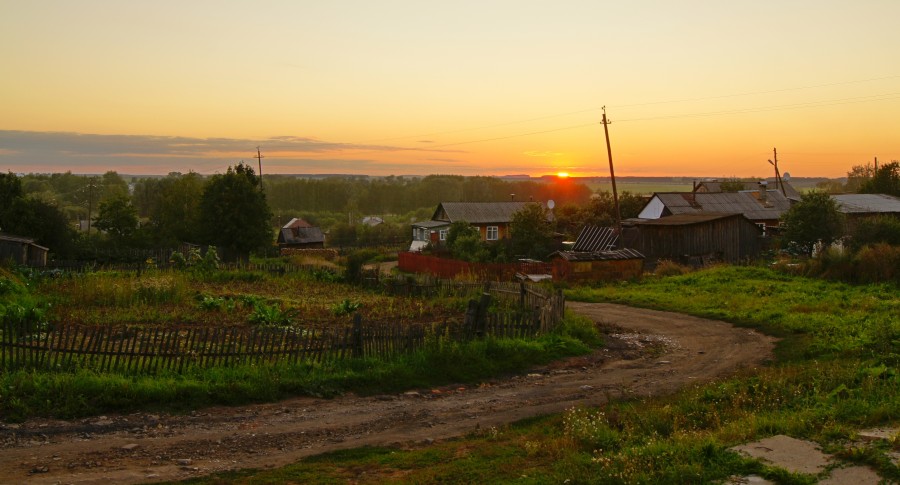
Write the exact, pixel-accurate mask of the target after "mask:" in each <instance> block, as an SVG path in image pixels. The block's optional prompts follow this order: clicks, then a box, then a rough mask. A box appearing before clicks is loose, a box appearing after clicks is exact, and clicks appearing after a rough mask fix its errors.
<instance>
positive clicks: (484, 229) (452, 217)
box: [410, 202, 536, 250]
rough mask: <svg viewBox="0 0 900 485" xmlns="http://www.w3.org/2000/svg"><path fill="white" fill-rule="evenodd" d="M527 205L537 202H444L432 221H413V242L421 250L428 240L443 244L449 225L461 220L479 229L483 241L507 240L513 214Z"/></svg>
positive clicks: (432, 242)
mask: <svg viewBox="0 0 900 485" xmlns="http://www.w3.org/2000/svg"><path fill="white" fill-rule="evenodd" d="M528 204H536V202H441V203H440V204H438V206H437V208H436V209H435V211H434V215H432V216H431V220H429V221H421V222H416V223H413V224H412V227H413V245H414V246H419V249H421V247H424V246H425V245H426V244H428V243H429V242H430V243H431V244H432V245H438V244H440V243H441V241H443V240H445V239H446V235H447V233H446V231H448V230H449V228H450V224H452V223H454V222H458V221H465V222H467V223H469V224H470V225H471V226H472V227H474V228H476V229H478V233H479V234H480V235H481V240H482V241H499V240H501V239H506V238H508V237H509V225H510V222H511V221H512V216H513V214H515V213H516V212H519V211H520V210H522V209H524V208H525V207H526V206H527V205H528ZM410 249H411V250H413V249H412V247H411V248H410Z"/></svg>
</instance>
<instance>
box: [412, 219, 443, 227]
mask: <svg viewBox="0 0 900 485" xmlns="http://www.w3.org/2000/svg"><path fill="white" fill-rule="evenodd" d="M449 225H450V223H449V222H447V221H419V222H413V223H412V226H413V227H424V228H425V229H432V228H435V227H444V226H449Z"/></svg>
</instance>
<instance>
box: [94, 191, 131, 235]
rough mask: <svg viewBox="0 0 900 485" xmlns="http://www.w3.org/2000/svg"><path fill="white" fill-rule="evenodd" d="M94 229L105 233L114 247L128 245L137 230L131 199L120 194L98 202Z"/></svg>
mask: <svg viewBox="0 0 900 485" xmlns="http://www.w3.org/2000/svg"><path fill="white" fill-rule="evenodd" d="M94 227H96V228H97V229H100V230H101V231H105V232H106V234H107V235H108V236H109V238H110V239H111V240H112V242H113V243H114V244H116V245H125V244H128V243H130V242H131V238H132V236H134V233H135V231H137V228H138V218H137V210H136V209H135V208H134V206H132V205H131V198H130V197H128V196H127V195H123V194H120V195H115V196H112V197H110V198H108V199H106V200H104V201H103V202H100V208H99V209H98V215H97V218H96V219H94Z"/></svg>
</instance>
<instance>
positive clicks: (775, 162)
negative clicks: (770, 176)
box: [769, 148, 787, 197]
mask: <svg viewBox="0 0 900 485" xmlns="http://www.w3.org/2000/svg"><path fill="white" fill-rule="evenodd" d="M772 156H773V157H774V160H769V163H770V164H772V165H774V166H775V183H776V184H778V187H779V188H781V195H783V196H785V197H787V190H785V188H784V182H782V180H781V172H779V171H778V149H777V148H773V149H772Z"/></svg>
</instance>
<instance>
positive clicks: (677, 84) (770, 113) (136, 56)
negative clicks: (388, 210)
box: [0, 0, 900, 177]
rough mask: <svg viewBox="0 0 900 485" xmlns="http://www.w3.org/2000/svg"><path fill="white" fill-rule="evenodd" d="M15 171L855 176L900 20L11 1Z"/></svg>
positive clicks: (898, 68) (731, 8)
mask: <svg viewBox="0 0 900 485" xmlns="http://www.w3.org/2000/svg"><path fill="white" fill-rule="evenodd" d="M0 13H2V15H0V63H2V64H0V65H2V66H4V75H3V76H0V107H2V111H0V170H12V171H14V172H34V171H39V172H50V171H64V170H71V171H73V172H77V173H87V172H103V171H106V170H116V171H119V172H120V173H129V174H143V173H167V172H169V171H181V172H186V171H188V170H194V171H197V172H200V173H214V172H221V171H223V170H224V169H225V168H226V167H227V166H228V165H231V164H233V163H236V162H237V161H240V160H246V161H249V160H252V157H253V156H254V155H255V151H256V147H257V146H260V147H261V149H262V151H263V155H264V156H265V157H266V158H265V159H264V160H263V170H264V172H267V173H360V174H372V175H386V174H429V173H455V174H464V175H476V174H481V175H503V174H519V173H526V174H531V175H541V174H545V173H556V172H558V171H567V172H569V173H571V174H572V175H573V176H584V175H591V174H599V175H606V174H607V170H608V164H607V160H606V149H605V145H604V141H603V129H602V125H600V124H599V120H600V117H601V109H600V108H601V107H602V106H606V107H607V112H608V115H609V118H610V119H611V120H612V121H613V124H611V125H610V127H609V128H610V135H611V137H612V148H613V155H614V157H615V161H616V169H617V174H619V175H633V176H640V175H674V176H678V175H688V176H695V175H704V176H726V177H727V176H764V175H769V172H770V168H769V166H768V163H767V162H766V160H767V159H768V158H771V153H772V148H773V147H778V151H779V161H780V166H781V168H782V170H783V171H789V172H791V173H792V174H793V175H794V176H830V177H838V176H842V175H844V174H845V173H846V171H847V170H848V169H849V168H850V167H851V166H852V165H855V164H860V163H865V162H869V161H871V160H872V159H873V157H876V156H877V157H879V160H885V161H888V160H892V159H900V136H898V133H900V116H897V113H900V55H897V52H898V51H900V50H898V48H900V30H898V29H897V28H896V25H895V24H896V19H898V18H900V2H897V1H895V0H863V1H859V2H838V1H832V0H818V1H789V2H784V1H758V2H740V3H739V2H720V1H711V0H710V1H696V0H695V1H683V2H670V1H663V0H658V1H640V0H638V1H630V2H609V1H598V0H590V1H587V0H586V1H564V2H546V1H529V0H518V1H500V0H495V1H488V2H484V1H479V2H476V1H458V2H428V1H425V2H423V1H412V0H409V1H406V0H404V1H400V0H395V1H391V0H385V1H383V2H370V1H362V0H360V1H334V2H311V1H274V0H273V1H261V2H259V1H258V2H249V1H234V2H216V1H212V0H210V1H192V2H180V1H161V2H151V3H145V2H112V1H97V0H86V1H81V2H62V1H39V0H38V1H28V2H5V4H4V6H3V7H2V12H0Z"/></svg>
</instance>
